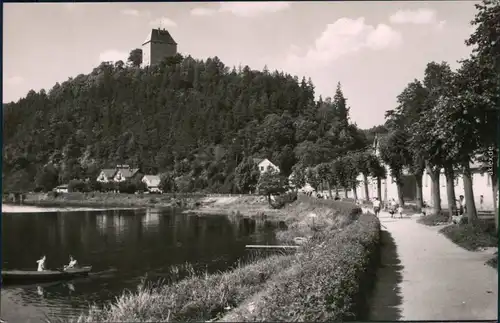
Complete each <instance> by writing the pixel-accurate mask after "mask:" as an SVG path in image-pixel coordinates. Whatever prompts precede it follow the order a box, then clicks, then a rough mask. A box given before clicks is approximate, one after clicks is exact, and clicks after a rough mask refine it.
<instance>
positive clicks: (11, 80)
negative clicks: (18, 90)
mask: <svg viewBox="0 0 500 323" xmlns="http://www.w3.org/2000/svg"><path fill="white" fill-rule="evenodd" d="M23 82H24V78H22V77H21V76H11V77H8V78H6V79H5V84H6V85H19V84H21V83H23Z"/></svg>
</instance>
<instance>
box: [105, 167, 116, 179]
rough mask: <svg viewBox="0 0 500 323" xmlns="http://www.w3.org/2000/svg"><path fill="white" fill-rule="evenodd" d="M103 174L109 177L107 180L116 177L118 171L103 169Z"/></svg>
mask: <svg viewBox="0 0 500 323" xmlns="http://www.w3.org/2000/svg"><path fill="white" fill-rule="evenodd" d="M101 172H102V173H104V175H105V176H106V177H107V178H112V177H113V176H115V173H116V169H109V168H108V169H103V170H101Z"/></svg>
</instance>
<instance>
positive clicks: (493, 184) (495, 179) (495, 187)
mask: <svg viewBox="0 0 500 323" xmlns="http://www.w3.org/2000/svg"><path fill="white" fill-rule="evenodd" d="M495 173H496V174H498V171H496V172H495ZM496 174H495V175H493V176H492V177H491V187H492V189H493V207H494V210H495V229H496V232H497V233H498V232H499V229H498V220H499V218H498V217H499V214H498V195H497V194H498V177H497V175H496Z"/></svg>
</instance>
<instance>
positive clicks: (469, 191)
mask: <svg viewBox="0 0 500 323" xmlns="http://www.w3.org/2000/svg"><path fill="white" fill-rule="evenodd" d="M462 168H463V181H464V193H465V207H466V208H467V218H468V220H469V224H471V223H474V222H476V220H477V210H476V203H475V202H474V190H473V188H472V173H471V171H470V166H469V161H466V162H465V163H463V164H462Z"/></svg>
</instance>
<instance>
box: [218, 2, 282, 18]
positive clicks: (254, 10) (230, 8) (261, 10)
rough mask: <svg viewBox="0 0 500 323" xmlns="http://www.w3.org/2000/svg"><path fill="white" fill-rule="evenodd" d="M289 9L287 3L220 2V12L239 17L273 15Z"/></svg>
mask: <svg viewBox="0 0 500 323" xmlns="http://www.w3.org/2000/svg"><path fill="white" fill-rule="evenodd" d="M289 7H290V3H289V2H284V1H276V2H222V3H221V4H220V7H219V11H220V12H230V13H232V14H234V15H236V16H240V17H255V16H259V15H262V14H267V13H275V12H278V11H282V10H286V9H288V8H289Z"/></svg>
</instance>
